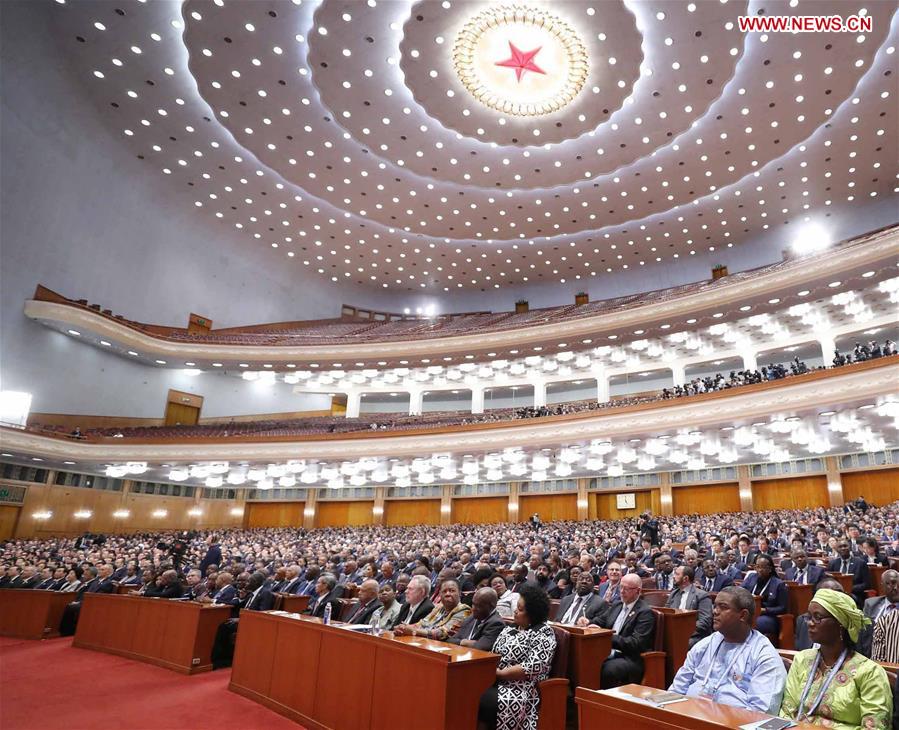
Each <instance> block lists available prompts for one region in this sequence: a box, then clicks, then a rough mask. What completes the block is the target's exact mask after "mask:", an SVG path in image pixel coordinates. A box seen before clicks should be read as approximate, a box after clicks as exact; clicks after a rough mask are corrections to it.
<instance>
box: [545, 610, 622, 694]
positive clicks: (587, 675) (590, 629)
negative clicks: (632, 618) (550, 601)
mask: <svg viewBox="0 0 899 730" xmlns="http://www.w3.org/2000/svg"><path fill="white" fill-rule="evenodd" d="M553 626H555V627H558V628H560V629H562V630H563V631H564V632H565V633H567V634H568V679H569V681H570V682H571V686H572V687H587V688H588V689H599V675H600V670H601V668H602V663H603V662H604V661H605V660H606V659H608V657H609V654H611V653H612V634H613V633H614V632H613V631H612V630H611V629H601V628H599V627H598V626H563V625H562V624H557V623H554V624H553Z"/></svg>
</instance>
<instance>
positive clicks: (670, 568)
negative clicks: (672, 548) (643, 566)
mask: <svg viewBox="0 0 899 730" xmlns="http://www.w3.org/2000/svg"><path fill="white" fill-rule="evenodd" d="M654 562H655V566H656V572H655V579H656V588H658V589H659V590H660V591H670V590H671V589H672V588H674V577H673V575H672V574H673V572H674V560H673V559H672V558H671V556H670V555H668V554H667V553H659V554H658V555H656V557H655V561H654Z"/></svg>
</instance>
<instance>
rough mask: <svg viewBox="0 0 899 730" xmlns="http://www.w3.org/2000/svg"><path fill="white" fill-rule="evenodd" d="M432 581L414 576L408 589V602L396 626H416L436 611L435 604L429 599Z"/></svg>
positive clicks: (398, 617)
mask: <svg viewBox="0 0 899 730" xmlns="http://www.w3.org/2000/svg"><path fill="white" fill-rule="evenodd" d="M430 592H431V581H430V580H429V579H427V578H425V576H423V575H413V576H412V579H411V580H410V581H409V586H408V587H407V588H406V602H405V603H404V604H403V608H402V610H400V614H399V616H397V620H396V624H397V625H399V624H416V623H418V622H419V621H421V620H422V619H423V618H424V617H425V616H427V615H428V614H429V613H431V611H433V610H434V603H433V602H432V601H431V600H430V599H429V598H428V595H429V594H430Z"/></svg>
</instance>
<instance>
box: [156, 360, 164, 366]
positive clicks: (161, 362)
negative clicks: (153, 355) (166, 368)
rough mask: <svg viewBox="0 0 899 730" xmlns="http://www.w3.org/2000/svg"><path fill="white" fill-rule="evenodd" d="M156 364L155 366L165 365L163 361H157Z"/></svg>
mask: <svg viewBox="0 0 899 730" xmlns="http://www.w3.org/2000/svg"><path fill="white" fill-rule="evenodd" d="M156 364H157V365H165V360H157V361H156Z"/></svg>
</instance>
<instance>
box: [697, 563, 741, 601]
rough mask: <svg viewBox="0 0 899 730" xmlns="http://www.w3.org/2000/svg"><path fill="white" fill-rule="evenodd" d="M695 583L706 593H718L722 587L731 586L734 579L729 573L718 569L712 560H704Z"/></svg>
mask: <svg viewBox="0 0 899 730" xmlns="http://www.w3.org/2000/svg"><path fill="white" fill-rule="evenodd" d="M724 560H727V558H726V557H725V558H724ZM697 583H698V585H699V586H700V587H701V588H702V589H703V590H704V591H705V592H706V593H718V591H720V590H721V589H722V588H727V586H732V585H733V584H734V581H733V578H731V577H730V576H729V575H727V574H725V573H722V572H721V571H719V570H718V566H717V565H715V561H714V560H705V561H703V563H702V577H701V578H700V579H699V580H698V581H697Z"/></svg>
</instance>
